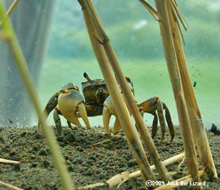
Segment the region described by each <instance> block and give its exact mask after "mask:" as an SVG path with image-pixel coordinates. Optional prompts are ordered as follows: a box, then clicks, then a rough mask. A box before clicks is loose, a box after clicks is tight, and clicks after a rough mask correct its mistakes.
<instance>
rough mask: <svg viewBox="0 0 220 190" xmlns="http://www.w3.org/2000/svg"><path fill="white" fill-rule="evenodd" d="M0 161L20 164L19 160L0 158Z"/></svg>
mask: <svg viewBox="0 0 220 190" xmlns="http://www.w3.org/2000/svg"><path fill="white" fill-rule="evenodd" d="M0 163H6V164H20V163H21V162H19V161H14V160H7V159H4V158H0Z"/></svg>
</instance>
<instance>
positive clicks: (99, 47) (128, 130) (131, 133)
mask: <svg viewBox="0 0 220 190" xmlns="http://www.w3.org/2000/svg"><path fill="white" fill-rule="evenodd" d="M79 2H80V4H81V6H82V10H83V14H84V18H85V22H86V26H87V29H88V33H89V36H90V40H91V43H92V46H93V50H94V52H95V55H96V57H97V60H98V63H99V66H100V68H101V71H102V74H103V76H104V79H105V81H106V84H107V87H108V90H109V92H110V95H111V97H112V100H113V104H114V105H116V106H115V107H116V111H117V114H118V116H119V118H120V123H121V125H122V128H123V130H124V132H125V135H126V137H127V140H128V143H129V145H130V147H131V149H132V152H133V154H134V157H135V158H136V160H137V163H138V165H139V167H140V170H141V172H142V177H143V181H144V184H145V181H146V180H147V179H152V180H155V177H154V175H153V172H152V170H151V169H150V165H149V162H148V160H147V157H146V154H145V152H144V149H143V146H142V144H141V140H140V138H139V136H138V132H137V129H136V128H135V125H134V123H133V122H132V120H131V118H130V115H129V112H128V109H127V107H126V105H125V102H124V100H123V98H122V95H121V92H120V90H119V87H118V85H117V81H116V79H115V76H114V72H113V69H112V67H111V65H110V63H109V60H108V57H107V55H106V52H105V49H104V47H103V44H102V38H99V35H100V33H99V31H97V30H96V28H95V26H94V24H93V23H94V22H93V21H94V19H95V18H94V17H92V18H91V16H92V15H91V14H89V12H90V13H91V12H92V11H93V10H91V9H90V10H88V8H91V6H88V3H90V4H91V1H90V0H88V1H85V0H79ZM146 188H147V187H146Z"/></svg>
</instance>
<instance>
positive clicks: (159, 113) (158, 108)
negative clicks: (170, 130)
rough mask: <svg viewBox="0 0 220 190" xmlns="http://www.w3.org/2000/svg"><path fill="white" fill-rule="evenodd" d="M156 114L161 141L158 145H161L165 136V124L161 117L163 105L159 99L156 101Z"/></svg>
mask: <svg viewBox="0 0 220 190" xmlns="http://www.w3.org/2000/svg"><path fill="white" fill-rule="evenodd" d="M157 113H158V117H159V121H160V127H161V140H160V143H159V144H160V145H161V144H162V142H163V139H164V136H165V132H166V123H165V118H164V115H163V104H162V102H161V101H160V100H159V98H158V99H157Z"/></svg>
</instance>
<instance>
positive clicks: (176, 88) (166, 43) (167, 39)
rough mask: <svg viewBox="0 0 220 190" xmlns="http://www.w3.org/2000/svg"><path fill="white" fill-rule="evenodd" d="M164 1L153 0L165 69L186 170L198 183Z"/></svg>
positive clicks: (192, 146)
mask: <svg viewBox="0 0 220 190" xmlns="http://www.w3.org/2000/svg"><path fill="white" fill-rule="evenodd" d="M166 1H167V0H163V1H161V0H155V3H156V6H157V11H158V15H159V18H160V19H159V20H160V22H159V24H160V31H161V37H162V42H163V47H164V53H165V57H166V61H167V67H168V71H169V75H170V80H171V84H172V87H173V92H174V97H175V101H176V106H177V112H178V117H179V122H180V127H181V134H182V139H183V145H184V149H185V155H186V162H187V168H188V171H189V174H191V176H192V178H193V180H194V181H196V182H200V181H201V180H200V176H199V175H198V164H197V158H196V150H195V145H194V140H193V134H192V129H191V126H190V120H189V115H188V112H187V107H186V103H185V99H184V94H183V89H182V84H181V77H180V74H179V69H178V66H177V58H176V52H175V47H174V43H173V39H172V33H171V28H170V23H169V17H168V14H167V7H166ZM195 189H201V187H195Z"/></svg>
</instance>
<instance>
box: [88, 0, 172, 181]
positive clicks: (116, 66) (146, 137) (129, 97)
mask: <svg viewBox="0 0 220 190" xmlns="http://www.w3.org/2000/svg"><path fill="white" fill-rule="evenodd" d="M86 9H87V10H88V13H89V16H90V17H91V18H92V19H91V20H92V22H93V23H94V24H93V25H94V27H95V31H97V34H98V35H97V36H96V38H99V41H102V45H103V47H104V50H105V53H106V55H107V57H108V59H109V62H110V63H111V66H112V68H113V70H114V73H115V76H116V78H117V81H118V83H119V84H120V87H121V89H122V92H123V94H124V96H125V99H126V102H127V105H128V109H129V110H131V113H132V115H133V117H134V119H135V122H136V124H137V126H138V128H139V131H140V135H141V136H142V138H143V141H144V144H145V146H146V148H147V151H148V152H149V155H150V157H151V159H152V161H153V163H154V165H155V166H156V168H157V170H158V172H159V174H160V177H161V179H162V180H163V181H165V182H168V181H170V180H171V177H170V176H169V174H168V172H167V170H166V168H165V166H164V165H163V164H162V161H161V158H160V156H159V154H158V152H157V150H156V147H155V145H154V143H153V140H152V138H151V136H150V134H149V132H148V130H147V126H146V124H145V123H144V121H143V119H142V117H141V114H140V112H139V110H138V107H137V105H136V103H135V100H134V96H133V94H132V92H131V90H130V87H129V86H128V83H127V81H126V78H125V76H124V73H123V71H122V68H121V66H120V63H119V61H118V59H117V56H116V54H115V52H114V50H113V48H112V46H111V43H110V40H109V38H108V36H107V34H106V33H105V31H104V27H103V25H102V23H101V20H100V18H99V16H98V14H97V12H96V9H95V7H94V5H93V4H92V2H91V1H87V3H86Z"/></svg>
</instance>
